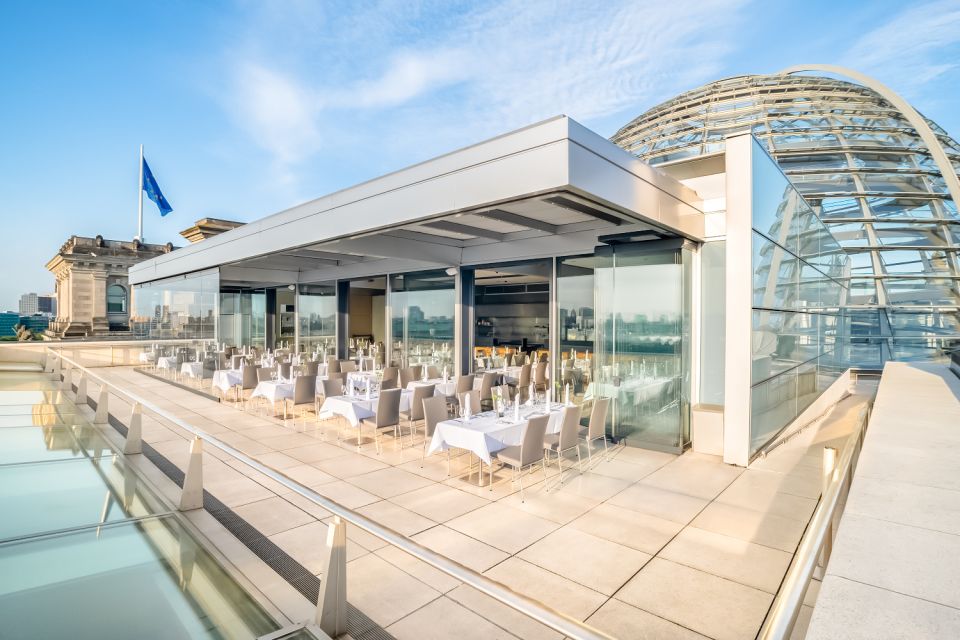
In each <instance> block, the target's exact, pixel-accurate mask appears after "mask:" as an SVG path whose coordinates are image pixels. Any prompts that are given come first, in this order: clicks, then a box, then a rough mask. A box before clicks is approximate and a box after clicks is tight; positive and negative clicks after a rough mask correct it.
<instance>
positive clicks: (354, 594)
mask: <svg viewBox="0 0 960 640" xmlns="http://www.w3.org/2000/svg"><path fill="white" fill-rule="evenodd" d="M439 596H440V594H439V593H438V592H437V591H435V590H434V589H431V588H430V587H428V586H427V585H425V584H424V583H422V582H420V581H419V580H417V579H416V578H414V577H412V576H410V575H409V574H407V573H404V572H403V571H401V570H400V569H398V568H396V567H395V566H393V565H392V564H390V563H389V562H387V561H386V560H384V559H383V558H380V557H378V556H376V555H373V554H368V555H365V556H363V557H361V558H358V559H356V560H353V561H351V562H348V563H347V601H348V602H349V603H350V604H352V605H353V606H355V607H357V608H358V609H359V610H360V611H362V612H363V613H365V614H366V615H367V616H369V617H370V618H371V619H372V620H373V621H374V622H376V623H377V624H379V625H380V626H382V627H389V626H390V625H391V624H393V623H394V622H396V621H397V620H400V619H401V618H403V617H405V616H408V615H410V614H411V613H413V612H414V611H416V610H417V609H420V608H421V607H423V606H424V605H426V604H427V603H428V602H430V601H431V600H434V599H436V598H438V597H439Z"/></svg>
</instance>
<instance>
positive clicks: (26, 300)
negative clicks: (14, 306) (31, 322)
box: [20, 293, 39, 316]
mask: <svg viewBox="0 0 960 640" xmlns="http://www.w3.org/2000/svg"><path fill="white" fill-rule="evenodd" d="M37 297H38V296H37V294H35V293H25V294H23V295H22V296H20V315H22V316H32V315H33V314H35V313H39V309H38V301H37Z"/></svg>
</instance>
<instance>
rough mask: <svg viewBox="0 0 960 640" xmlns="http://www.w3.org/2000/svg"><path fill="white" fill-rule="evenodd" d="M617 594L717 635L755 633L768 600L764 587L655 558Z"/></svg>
mask: <svg viewBox="0 0 960 640" xmlns="http://www.w3.org/2000/svg"><path fill="white" fill-rule="evenodd" d="M616 598H617V599H618V600H623V601H624V602H626V603H627V604H631V605H633V606H635V607H638V608H640V609H644V610H645V611H648V612H650V613H652V614H654V615H656V616H659V617H661V618H664V619H666V620H669V621H671V622H674V623H676V624H679V625H680V626H682V627H686V628H688V629H692V630H693V631H696V632H698V633H701V634H703V635H709V637H711V638H716V640H744V639H745V638H753V637H755V636H756V634H757V631H758V630H759V629H760V625H761V624H762V623H763V619H764V617H766V615H767V609H768V608H769V606H770V602H771V601H772V600H773V596H771V595H770V594H769V593H765V592H763V591H760V590H758V589H753V588H751V587H746V586H743V585H741V584H738V583H736V582H731V581H730V580H726V579H724V578H719V577H717V576H714V575H711V574H709V573H704V572H703V571H698V570H696V569H692V568H690V567H686V566H683V565H679V564H676V563H674V562H670V561H669V560H663V559H660V558H654V559H653V560H651V561H650V562H648V563H647V564H646V566H645V567H644V568H643V569H641V571H640V573H639V574H637V576H636V577H634V578H633V579H632V580H631V581H630V582H628V583H627V585H626V586H625V587H624V588H623V589H621V590H620V591H619V592H617V594H616Z"/></svg>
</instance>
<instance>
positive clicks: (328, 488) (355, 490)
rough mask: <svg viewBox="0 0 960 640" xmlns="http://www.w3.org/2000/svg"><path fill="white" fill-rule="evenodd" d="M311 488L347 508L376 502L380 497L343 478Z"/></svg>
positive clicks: (355, 507) (356, 507)
mask: <svg viewBox="0 0 960 640" xmlns="http://www.w3.org/2000/svg"><path fill="white" fill-rule="evenodd" d="M313 490H314V491H316V492H317V493H319V494H320V495H322V496H324V497H326V498H330V499H331V500H333V501H334V502H337V503H339V504H341V505H343V506H345V507H347V508H348V509H358V508H360V507H362V506H364V505H366V504H370V503H371V502H376V501H377V500H379V499H380V498H378V497H377V496H375V495H373V494H372V493H367V492H366V491H364V490H363V489H361V488H360V487H357V486H354V485H352V484H350V483H349V482H345V481H343V480H338V481H337V482H327V483H326V484H321V485H317V486H316V487H313Z"/></svg>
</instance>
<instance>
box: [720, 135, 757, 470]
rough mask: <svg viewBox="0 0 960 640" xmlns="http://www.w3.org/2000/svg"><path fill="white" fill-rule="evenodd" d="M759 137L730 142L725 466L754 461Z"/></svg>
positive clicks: (728, 166)
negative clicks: (752, 420) (756, 151)
mask: <svg viewBox="0 0 960 640" xmlns="http://www.w3.org/2000/svg"><path fill="white" fill-rule="evenodd" d="M753 145H754V141H753V137H752V136H751V135H750V134H742V135H736V136H730V137H728V138H727V141H726V171H727V176H726V189H727V246H726V268H727V273H726V328H725V340H724V342H725V348H726V355H725V363H724V415H723V461H724V462H726V463H727V464H736V465H740V466H746V465H747V463H748V462H749V460H750V416H751V382H752V379H751V376H752V371H753V369H752V367H753V365H752V362H753V354H752V349H751V344H750V342H751V333H750V332H751V327H752V326H753V318H752V307H753V277H752V273H753V265H752V259H753V246H752V240H753V238H752V234H753V171H752V168H753Z"/></svg>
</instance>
